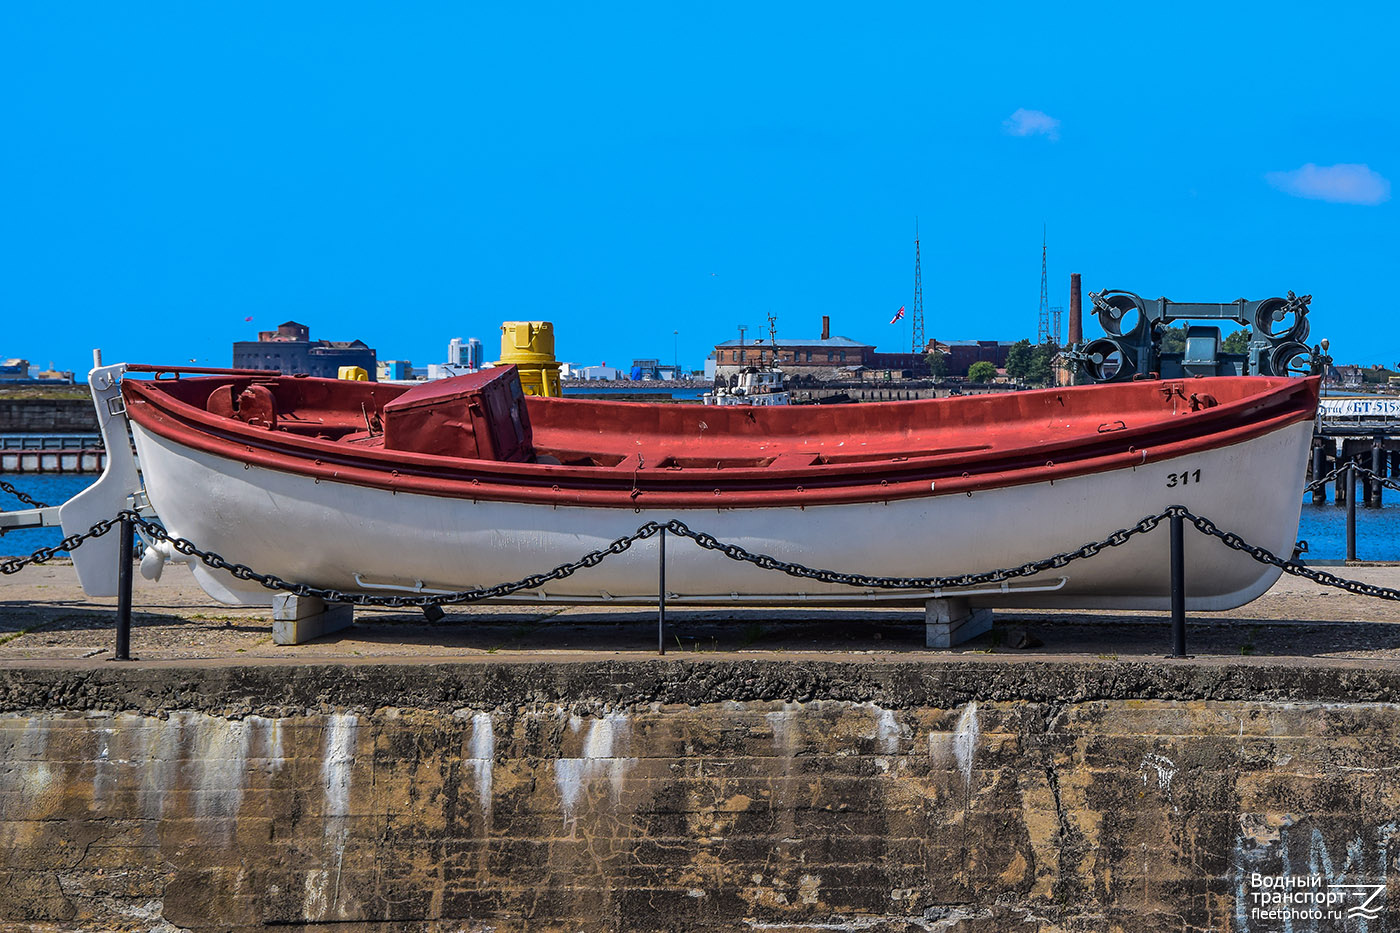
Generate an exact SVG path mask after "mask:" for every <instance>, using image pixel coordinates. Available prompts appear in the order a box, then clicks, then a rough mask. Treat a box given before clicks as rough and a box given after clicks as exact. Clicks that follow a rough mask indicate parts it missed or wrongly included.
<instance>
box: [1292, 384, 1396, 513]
mask: <svg viewBox="0 0 1400 933" xmlns="http://www.w3.org/2000/svg"><path fill="white" fill-rule="evenodd" d="M1348 463H1354V464H1356V465H1357V466H1358V467H1361V468H1363V469H1367V470H1370V471H1371V475H1370V476H1368V477H1365V478H1363V479H1362V481H1361V482H1359V483H1358V484H1357V491H1356V496H1357V499H1358V502H1357V504H1358V505H1362V506H1367V507H1372V508H1379V507H1380V506H1381V504H1382V502H1383V495H1382V490H1383V489H1384V487H1383V486H1382V484H1381V483H1380V481H1379V479H1377V477H1381V476H1387V477H1390V478H1393V479H1400V399H1396V398H1379V397H1370V398H1363V397H1350V398H1324V399H1323V400H1322V402H1321V404H1320V406H1319V409H1318V416H1317V431H1316V433H1315V434H1314V436H1313V448H1312V461H1311V465H1310V467H1309V472H1308V481H1309V482H1312V481H1314V480H1316V479H1319V478H1321V477H1323V476H1327V475H1328V474H1330V473H1332V472H1334V471H1337V476H1336V477H1335V478H1334V480H1333V483H1332V485H1333V501H1334V502H1335V503H1336V504H1337V505H1346V504H1347V496H1348V489H1347V484H1346V476H1345V472H1344V471H1342V470H1341V468H1342V467H1345V466H1346V465H1347V464H1348ZM1312 497H1313V498H1312V501H1313V502H1314V503H1315V504H1316V503H1322V502H1326V501H1327V491H1326V489H1325V488H1322V487H1319V488H1317V489H1314V490H1313V493H1312Z"/></svg>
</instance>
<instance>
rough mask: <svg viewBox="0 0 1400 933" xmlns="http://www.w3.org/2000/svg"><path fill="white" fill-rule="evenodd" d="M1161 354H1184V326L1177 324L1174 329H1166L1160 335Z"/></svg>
mask: <svg viewBox="0 0 1400 933" xmlns="http://www.w3.org/2000/svg"><path fill="white" fill-rule="evenodd" d="M1162 352H1163V353H1185V352H1186V325H1184V324H1179V325H1177V326H1176V327H1168V328H1167V329H1166V330H1165V331H1164V332H1163V333H1162Z"/></svg>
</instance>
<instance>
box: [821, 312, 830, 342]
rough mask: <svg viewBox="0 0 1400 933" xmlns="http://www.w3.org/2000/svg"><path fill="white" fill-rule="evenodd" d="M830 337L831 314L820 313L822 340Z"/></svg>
mask: <svg viewBox="0 0 1400 933" xmlns="http://www.w3.org/2000/svg"><path fill="white" fill-rule="evenodd" d="M830 337H831V315H829V314H823V315H822V339H823V340H827V339H829V338H830Z"/></svg>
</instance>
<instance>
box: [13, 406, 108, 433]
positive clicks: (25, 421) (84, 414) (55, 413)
mask: <svg viewBox="0 0 1400 933" xmlns="http://www.w3.org/2000/svg"><path fill="white" fill-rule="evenodd" d="M0 432H4V433H7V434H86V433H89V432H91V433H94V434H95V433H97V413H96V412H95V411H94V410H93V407H92V400H91V399H82V398H78V399H68V398H54V399H16V398H0Z"/></svg>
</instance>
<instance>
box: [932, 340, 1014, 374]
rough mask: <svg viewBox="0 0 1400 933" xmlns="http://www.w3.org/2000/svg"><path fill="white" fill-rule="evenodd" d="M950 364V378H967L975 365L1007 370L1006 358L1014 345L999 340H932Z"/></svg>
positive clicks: (933, 345) (933, 344)
mask: <svg viewBox="0 0 1400 933" xmlns="http://www.w3.org/2000/svg"><path fill="white" fill-rule="evenodd" d="M928 343H929V349H930V350H931V349H933V348H935V347H937V348H938V350H939V351H940V352H941V353H943V356H944V359H945V360H946V361H947V363H948V373H947V374H948V375H949V376H966V375H967V371H968V370H969V369H971V368H972V364H973V363H982V362H986V363H991V364H992V365H993V366H995V367H996V368H997V369H1005V368H1006V356H1007V354H1008V353H1010V352H1011V348H1012V347H1013V346H1015V344H1014V343H1006V342H1004V341H998V340H930V341H929V342H928Z"/></svg>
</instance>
